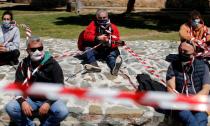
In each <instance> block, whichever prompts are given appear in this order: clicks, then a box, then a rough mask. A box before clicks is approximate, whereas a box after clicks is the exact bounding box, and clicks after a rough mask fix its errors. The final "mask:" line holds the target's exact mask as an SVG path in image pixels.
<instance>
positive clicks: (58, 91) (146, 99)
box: [1, 83, 210, 111]
mask: <svg viewBox="0 0 210 126" xmlns="http://www.w3.org/2000/svg"><path fill="white" fill-rule="evenodd" d="M1 91H5V92H13V93H15V92H16V93H21V94H22V95H34V96H36V95H37V96H46V97H47V98H49V99H57V98H61V97H63V98H65V99H69V98H70V97H72V96H75V97H77V98H79V99H93V100H98V101H100V102H101V101H105V102H110V103H119V104H128V102H129V103H130V104H133V103H137V104H141V105H148V106H153V107H159V108H163V109H174V110H197V111H209V110H210V97H208V96H185V95H180V94H172V93H167V92H138V93H137V92H128V91H119V90H113V89H101V88H89V89H87V88H86V89H84V88H72V87H64V86H62V85H58V84H46V83H34V84H32V86H30V87H29V86H25V85H23V86H21V84H8V85H6V86H4V87H2V88H1Z"/></svg>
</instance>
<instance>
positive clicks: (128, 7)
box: [126, 0, 136, 13]
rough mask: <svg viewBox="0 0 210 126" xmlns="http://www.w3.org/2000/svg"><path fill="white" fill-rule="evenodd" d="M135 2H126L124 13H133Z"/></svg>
mask: <svg viewBox="0 0 210 126" xmlns="http://www.w3.org/2000/svg"><path fill="white" fill-rule="evenodd" d="M135 2H136V0H128V4H127V10H126V13H130V12H131V11H134V4H135Z"/></svg>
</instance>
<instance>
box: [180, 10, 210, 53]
mask: <svg viewBox="0 0 210 126" xmlns="http://www.w3.org/2000/svg"><path fill="white" fill-rule="evenodd" d="M179 35H180V39H181V42H184V41H191V42H192V43H193V44H194V45H196V46H197V47H198V48H197V50H199V49H200V48H203V49H204V48H205V46H206V44H207V45H208V43H209V42H210V35H209V34H208V28H207V27H206V26H205V24H204V21H203V19H202V17H201V14H200V13H199V12H198V11H196V10H194V11H192V12H191V13H190V15H189V21H188V22H187V23H185V24H183V25H181V27H180V30H179Z"/></svg>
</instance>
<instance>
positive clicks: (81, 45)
mask: <svg viewBox="0 0 210 126" xmlns="http://www.w3.org/2000/svg"><path fill="white" fill-rule="evenodd" d="M84 32H85V30H83V31H82V32H81V33H80V34H79V38H78V41H77V47H78V49H79V50H80V51H84V50H85V49H84V46H83V41H84Z"/></svg>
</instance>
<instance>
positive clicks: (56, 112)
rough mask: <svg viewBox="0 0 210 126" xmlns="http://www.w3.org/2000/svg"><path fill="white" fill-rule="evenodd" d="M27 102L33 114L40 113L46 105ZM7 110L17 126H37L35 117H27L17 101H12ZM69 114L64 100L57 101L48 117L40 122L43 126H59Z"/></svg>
mask: <svg viewBox="0 0 210 126" xmlns="http://www.w3.org/2000/svg"><path fill="white" fill-rule="evenodd" d="M26 101H27V102H28V103H29V104H30V105H31V107H32V109H33V112H35V111H36V112H38V109H39V108H40V106H41V105H42V104H43V103H44V102H43V101H32V100H31V99H30V98H27V100H26ZM5 109H6V112H7V113H8V115H9V116H10V118H11V120H12V121H13V122H14V123H15V124H16V125H17V126H35V124H34V123H33V118H34V117H27V116H25V115H24V113H23V112H22V110H21V106H20V104H19V103H18V102H17V100H12V101H10V102H9V103H8V104H7V105H6V107H5ZM68 113H69V112H68V108H67V107H66V105H65V104H64V102H63V101H62V100H57V101H55V102H54V103H53V104H52V105H51V107H50V110H49V112H48V116H47V117H46V118H44V119H43V120H40V121H41V126H59V125H60V122H61V121H63V120H64V119H65V118H66V117H67V116H68ZM33 115H34V114H33Z"/></svg>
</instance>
